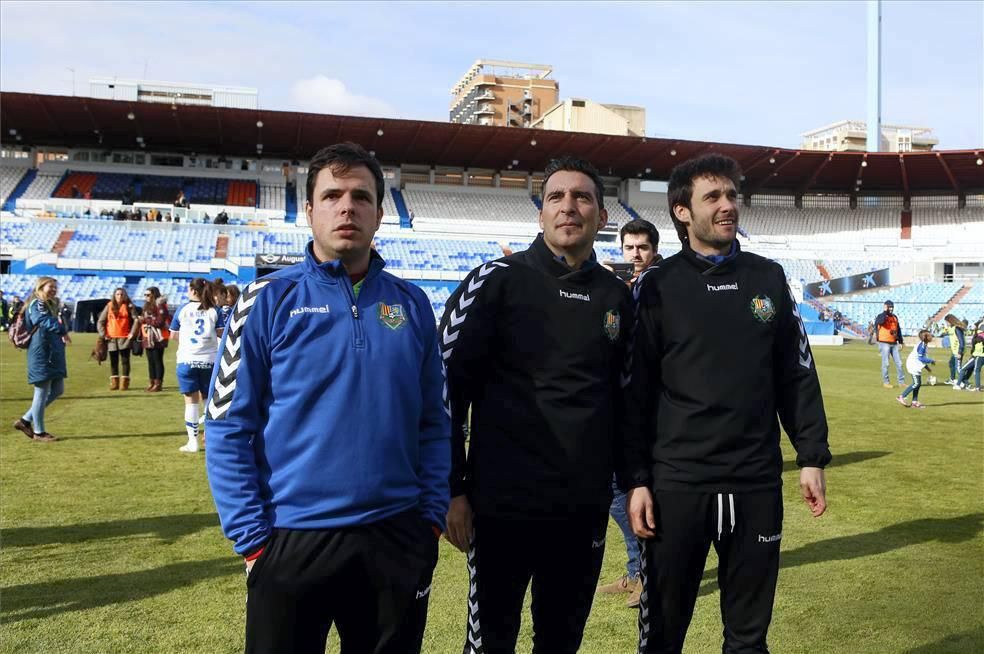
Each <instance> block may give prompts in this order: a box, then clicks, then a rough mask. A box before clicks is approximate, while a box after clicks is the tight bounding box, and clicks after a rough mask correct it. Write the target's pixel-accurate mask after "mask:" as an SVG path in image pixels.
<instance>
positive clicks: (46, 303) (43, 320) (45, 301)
mask: <svg viewBox="0 0 984 654" xmlns="http://www.w3.org/2000/svg"><path fill="white" fill-rule="evenodd" d="M58 304H59V303H58V282H57V281H56V280H55V279H53V278H51V277H39V278H38V280H37V282H35V284H34V293H33V294H32V295H31V297H30V299H29V300H28V304H27V308H26V309H24V322H25V325H24V327H25V329H28V330H30V331H31V343H30V345H28V347H27V382H28V383H29V384H31V385H33V386H34V400H33V401H32V402H31V408H30V409H28V411H27V413H25V414H24V416H23V417H22V418H20V419H19V420H18V421H17V422H15V423H14V429H17V430H19V431H21V432H23V433H24V435H25V436H27V437H28V438H30V439H31V440H33V441H35V442H38V443H50V442H51V441H56V440H58V439H57V438H55V437H54V436H52V435H51V434H49V433H48V431H47V427H46V426H45V422H44V412H45V409H46V408H47V407H48V406H50V405H51V403H52V402H54V401H55V400H56V399H58V397H59V396H60V395H61V394H62V393H64V392H65V378H66V377H68V366H67V365H66V363H65V345H66V344H68V343H71V342H72V339H71V337H69V335H68V327H67V325H65V323H64V322H63V321H62V319H61V318H60V317H59V315H58Z"/></svg>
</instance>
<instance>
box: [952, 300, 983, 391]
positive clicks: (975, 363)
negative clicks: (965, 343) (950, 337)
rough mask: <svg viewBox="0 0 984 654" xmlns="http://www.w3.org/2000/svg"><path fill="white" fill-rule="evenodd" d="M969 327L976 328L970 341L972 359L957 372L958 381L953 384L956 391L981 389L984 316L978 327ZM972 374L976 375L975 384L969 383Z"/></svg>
mask: <svg viewBox="0 0 984 654" xmlns="http://www.w3.org/2000/svg"><path fill="white" fill-rule="evenodd" d="M969 329H974V336H973V338H972V339H971V341H970V348H971V351H970V360H969V361H967V363H965V364H964V366H963V367H962V368H961V369H960V372H958V373H957V383H956V384H954V385H953V390H955V391H959V390H961V389H964V390H968V391H980V390H981V368H984V318H982V319H981V320H980V321H978V323H977V325H976V327H975V326H971V327H970V328H969ZM971 374H973V375H974V385H973V386H970V385H969V384H968V382H970V375H971Z"/></svg>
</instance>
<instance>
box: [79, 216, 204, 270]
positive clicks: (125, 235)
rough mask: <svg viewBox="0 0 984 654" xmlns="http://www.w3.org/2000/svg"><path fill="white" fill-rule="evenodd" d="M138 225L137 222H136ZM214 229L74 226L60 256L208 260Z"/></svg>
mask: <svg viewBox="0 0 984 654" xmlns="http://www.w3.org/2000/svg"><path fill="white" fill-rule="evenodd" d="M136 225H140V223H136ZM215 238H216V232H215V231H213V230H210V229H194V228H185V229H182V230H181V231H180V232H178V231H169V230H163V229H136V228H134V227H133V226H131V225H129V224H121V223H91V224H82V225H79V226H78V227H77V228H76V229H75V233H74V234H73V235H72V238H71V240H70V241H69V242H68V245H67V247H66V248H65V251H64V252H63V254H62V256H64V257H65V258H66V259H108V260H127V261H182V262H209V261H211V260H212V258H213V257H214V256H215Z"/></svg>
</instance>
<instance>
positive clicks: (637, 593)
mask: <svg viewBox="0 0 984 654" xmlns="http://www.w3.org/2000/svg"><path fill="white" fill-rule="evenodd" d="M619 238H620V240H621V243H622V256H623V257H624V258H625V261H626V262H627V263H631V264H632V266H633V272H634V274H633V275H632V278H631V279H630V280H629V281H628V282H626V283H627V284H628V285H629V286H630V287H631V285H632V283H633V282H635V280H636V279H638V278H639V275H641V274H642V272H643V271H644V270H646V269H647V268H649V267H650V266H652V265H653V264H654V263H658V261H659V260H660V256H659V255H658V254H657V250H658V249H659V230H657V229H656V225H653V224H652V223H651V222H649V221H648V220H642V219H641V218H639V219H636V220H631V221H629V222H627V223H625V225H623V226H622V229H620V230H619ZM608 514H609V515H610V516H611V517H612V519H613V520H614V521H615V524H617V525H618V527H619V529H621V530H622V538H623V539H624V541H625V554H626V557H627V561H626V564H625V574H624V575H622V576H621V577H620V578H619V579H616V580H615V581H613V582H611V583H609V584H605V585H603V586H600V587H599V588H598V592H599V593H602V594H615V593H628V594H629V597H628V599H627V600H626V606H628V607H629V608H635V607H637V606H639V599H640V597H641V596H642V585H641V584H640V583H639V539H638V538H636V535H635V534H634V533H633V532H632V525H630V524H629V517H628V514H627V513H626V506H625V493H623V492H622V491H621V489H619V487H618V484H617V483H616V481H615V480H614V479H613V480H612V505H611V507H609V509H608Z"/></svg>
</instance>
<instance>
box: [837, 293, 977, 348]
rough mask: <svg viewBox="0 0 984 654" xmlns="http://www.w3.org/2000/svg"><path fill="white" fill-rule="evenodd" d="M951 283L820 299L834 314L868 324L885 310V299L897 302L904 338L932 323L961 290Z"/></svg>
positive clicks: (896, 310) (897, 311)
mask: <svg viewBox="0 0 984 654" xmlns="http://www.w3.org/2000/svg"><path fill="white" fill-rule="evenodd" d="M960 287H961V285H960V284H954V283H952V282H925V283H916V284H908V285H905V286H895V287H891V288H884V289H880V290H879V291H877V292H866V293H858V294H851V295H841V296H838V297H836V298H830V299H829V300H821V302H823V303H824V304H825V305H826V306H827V307H828V308H829V309H830V310H831V311H840V312H841V313H842V314H843V315H845V316H847V317H849V318H851V319H852V320H854V321H856V322H858V323H860V324H862V325H867V324H868V323H869V322H871V321H872V320H874V319H875V316H877V315H878V314H879V313H881V312H882V310H883V306H882V305H883V303H884V302H885V300H892V301H893V302H894V303H895V314H896V315H897V316H898V317H899V321H900V322H901V323H902V332H903V334H905V335H912V334H915V333H916V332H917V331H919V330H920V329H922V328H924V327H926V326H927V324H928V323H930V322H931V321H932V317H933V316H934V315H935V314H936V313H937V312H938V311H939V310H940V307H942V306H943V305H944V304H946V303H947V302H948V301H949V300H950V298H952V297H953V295H954V293H956V292H957V291H958V290H959V289H960Z"/></svg>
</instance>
